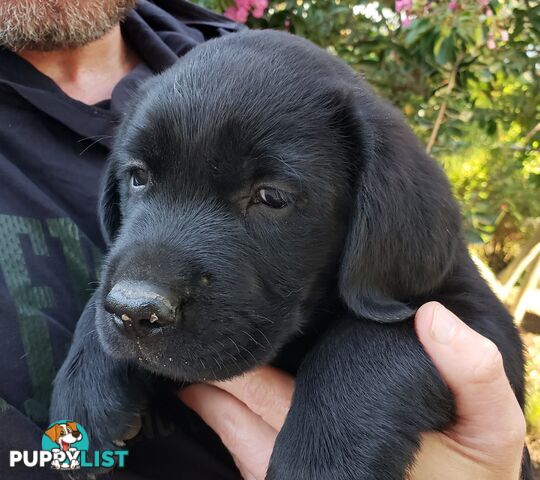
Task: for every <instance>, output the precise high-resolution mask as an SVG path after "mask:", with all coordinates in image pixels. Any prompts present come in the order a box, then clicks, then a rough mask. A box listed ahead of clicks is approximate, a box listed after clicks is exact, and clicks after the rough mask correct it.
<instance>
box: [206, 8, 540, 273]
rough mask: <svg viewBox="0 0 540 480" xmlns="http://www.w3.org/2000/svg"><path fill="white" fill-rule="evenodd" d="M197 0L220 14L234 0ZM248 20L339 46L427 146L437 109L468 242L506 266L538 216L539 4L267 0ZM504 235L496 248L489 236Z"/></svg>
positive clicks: (439, 136)
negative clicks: (515, 244) (264, 7)
mask: <svg viewBox="0 0 540 480" xmlns="http://www.w3.org/2000/svg"><path fill="white" fill-rule="evenodd" d="M201 3H203V4H205V5H206V6H207V7H209V8H213V9H215V10H218V11H224V10H225V9H226V8H227V7H229V6H231V5H233V4H234V1H233V0H219V1H218V0H204V1H202V2H201ZM396 8H397V9H398V10H401V12H396ZM248 24H249V25H250V26H251V27H253V28H275V29H287V30H289V31H291V32H292V33H296V34H299V35H302V36H304V37H306V38H308V39H310V40H312V41H313V42H315V43H317V44H319V45H321V46H322V47H324V48H327V49H328V50H329V51H331V52H333V53H335V54H337V55H339V56H340V57H341V58H343V59H344V60H345V61H347V62H348V63H349V64H350V65H351V66H352V67H353V68H355V69H356V70H358V71H359V72H362V74H363V75H364V76H365V77H366V78H367V80H368V81H369V82H370V83H371V84H372V85H374V87H375V88H376V89H377V90H378V91H379V92H380V93H381V95H383V96H385V97H386V98H388V99H389V100H390V101H391V102H392V103H393V104H395V105H396V106H398V107H399V108H400V109H401V110H402V111H403V113H404V115H405V116H406V117H407V119H408V121H409V123H410V125H411V126H412V128H413V129H414V130H415V132H416V133H417V134H418V135H419V136H420V137H421V138H422V139H423V140H424V141H425V142H426V143H428V142H429V139H430V137H431V136H432V134H433V130H434V126H435V124H436V121H437V117H438V116H439V113H440V110H441V108H443V109H445V113H444V115H443V116H442V123H441V125H440V128H439V129H438V130H437V129H436V128H435V130H437V131H436V135H434V136H435V137H436V139H435V142H434V144H433V149H432V153H433V154H434V156H435V157H436V158H438V159H439V160H440V161H441V163H442V165H443V166H444V167H445V169H446V170H447V172H448V174H449V177H450V179H451V181H452V183H453V185H454V189H455V193H456V195H457V197H458V199H459V200H460V201H461V203H462V210H463V213H464V216H465V219H466V227H467V230H468V232H469V239H470V240H474V241H476V242H482V244H484V245H485V246H486V249H485V252H486V253H487V254H488V256H489V255H496V256H498V257H500V258H496V259H490V261H491V262H490V263H491V264H492V265H495V266H496V268H502V267H503V266H504V264H505V263H506V262H507V261H508V260H509V258H510V256H511V251H512V248H511V247H512V245H511V243H512V242H514V241H515V240H519V239H520V234H521V233H523V232H522V230H523V229H524V225H527V223H526V222H525V219H527V218H530V217H537V216H540V155H539V153H538V147H539V146H540V132H539V128H538V122H539V111H538V109H539V107H538V106H539V103H540V102H539V100H540V86H539V85H540V84H539V82H538V75H539V70H540V65H539V59H538V49H539V45H540V6H539V5H538V4H537V3H535V4H533V2H531V1H530V0H510V1H502V0H501V1H498V0H492V1H488V0H478V1H475V0H462V1H454V2H447V1H432V2H426V1H412V2H409V1H403V0H398V2H396V5H394V3H393V2H390V1H386V0H383V1H378V2H371V1H368V2H365V1H364V2H362V1H349V0H335V1H330V0H322V1H319V0H317V1H315V0H311V1H302V0H286V1H282V2H273V1H271V2H270V4H269V8H268V10H267V12H266V15H265V16H264V17H263V18H260V19H255V18H253V17H250V18H249V20H248ZM454 80H455V82H454ZM501 222H503V223H504V228H501ZM501 232H504V238H502V239H501ZM505 241H506V243H507V245H505ZM501 242H502V245H503V247H502V248H500V249H498V250H497V253H495V249H494V248H491V247H493V245H491V246H490V243H491V244H494V243H498V244H501Z"/></svg>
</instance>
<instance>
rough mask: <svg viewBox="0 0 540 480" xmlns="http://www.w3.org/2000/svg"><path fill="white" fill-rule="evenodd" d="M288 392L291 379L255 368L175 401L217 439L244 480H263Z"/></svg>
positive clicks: (190, 389)
mask: <svg viewBox="0 0 540 480" xmlns="http://www.w3.org/2000/svg"><path fill="white" fill-rule="evenodd" d="M293 391H294V379H293V377H291V376H289V375H287V374H286V373H284V372H281V371H279V370H276V369H275V368H271V367H260V368H256V369H254V370H251V371H249V372H247V373H245V374H244V375H241V376H239V377H235V378H233V379H232V380H228V381H226V382H214V383H213V384H212V385H204V384H198V385H190V386H189V387H186V388H184V389H183V390H181V391H180V392H179V396H180V399H181V400H182V401H183V402H184V403H185V404H186V405H187V406H188V407H190V408H192V409H193V410H195V411H196V412H197V413H198V414H199V415H200V416H201V418H202V419H203V420H204V421H205V422H206V423H207V424H208V425H209V426H210V427H211V428H212V429H213V430H214V431H215V432H216V433H217V434H218V435H219V437H220V438H221V440H222V442H223V444H224V445H225V446H226V447H227V449H228V450H229V452H230V453H231V455H232V457H233V459H234V461H235V463H236V466H237V467H238V469H239V470H240V473H241V475H242V477H243V478H244V479H245V480H264V478H265V476H266V470H267V468H268V463H269V461H270V455H271V454H272V450H273V449H274V443H275V441H276V437H277V434H278V432H279V431H280V430H281V427H282V426H283V423H284V422H285V417H286V416H287V413H288V411H289V408H290V406H291V399H292V395H293Z"/></svg>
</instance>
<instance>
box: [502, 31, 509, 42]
mask: <svg viewBox="0 0 540 480" xmlns="http://www.w3.org/2000/svg"><path fill="white" fill-rule="evenodd" d="M508 38H509V35H508V30H501V39H502V41H503V42H507V41H508Z"/></svg>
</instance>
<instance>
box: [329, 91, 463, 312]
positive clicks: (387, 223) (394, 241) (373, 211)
mask: <svg viewBox="0 0 540 480" xmlns="http://www.w3.org/2000/svg"><path fill="white" fill-rule="evenodd" d="M366 92H367V93H366ZM352 103H353V105H354V107H352V108H353V110H354V111H350V110H349V114H348V115H347V117H348V118H351V119H352V121H353V122H354V123H355V125H353V126H352V127H350V128H349V135H353V136H354V137H355V138H354V139H353V141H352V145H354V146H353V151H354V153H353V155H354V158H353V159H352V164H353V170H354V177H355V180H354V186H353V189H354V205H353V207H352V212H351V218H350V225H349V230H348V233H347V238H346V241H345V247H344V251H343V255H342V264H341V267H340V278H339V289H340V293H341V296H342V298H343V299H344V301H345V303H346V304H347V305H348V307H349V308H350V309H351V310H352V311H353V312H355V313H356V314H357V315H359V316H361V317H364V318H368V319H371V320H375V321H378V322H395V321H399V320H404V319H407V318H409V317H410V316H412V315H413V314H414V307H413V305H414V299H415V298H416V299H418V298H421V297H422V296H423V295H426V294H428V293H429V292H431V291H433V290H434V289H436V288H437V287H438V286H439V285H440V284H441V283H442V281H443V280H444V278H445V276H446V275H447V274H448V272H449V270H450V269H451V268H452V265H453V263H454V257H455V255H456V251H457V248H458V246H459V245H460V244H461V234H460V225H461V219H460V213H459V209H458V207H457V204H456V203H455V201H454V199H453V197H452V194H451V190H450V186H449V184H448V181H447V179H446V176H445V175H444V173H443V171H442V169H441V168H440V167H439V165H438V164H437V163H436V162H435V161H434V160H433V159H432V158H430V157H429V156H428V155H427V154H426V153H425V150H424V148H423V146H422V145H421V144H420V143H419V141H418V140H417V138H416V137H415V135H414V134H413V133H412V131H411V130H410V129H409V128H408V127H407V126H406V124H405V121H404V119H403V118H402V116H401V114H400V113H399V112H397V111H396V110H395V109H394V108H392V107H390V106H389V105H387V104H385V103H384V102H383V101H381V100H380V99H378V98H376V97H375V96H374V94H373V93H371V91H370V90H369V87H367V86H362V89H361V93H359V91H357V92H356V93H355V94H354V100H353V102H352ZM349 105H351V103H349Z"/></svg>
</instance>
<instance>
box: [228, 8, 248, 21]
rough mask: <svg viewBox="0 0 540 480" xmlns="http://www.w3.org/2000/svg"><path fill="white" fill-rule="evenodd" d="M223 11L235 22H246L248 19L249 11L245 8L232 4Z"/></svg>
mask: <svg viewBox="0 0 540 480" xmlns="http://www.w3.org/2000/svg"><path fill="white" fill-rule="evenodd" d="M223 13H224V14H225V16H226V17H229V18H230V19H231V20H234V21H235V22H240V23H246V22H247V19H248V11H247V9H245V8H240V7H236V6H232V7H229V8H227V10H225V12H223Z"/></svg>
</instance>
